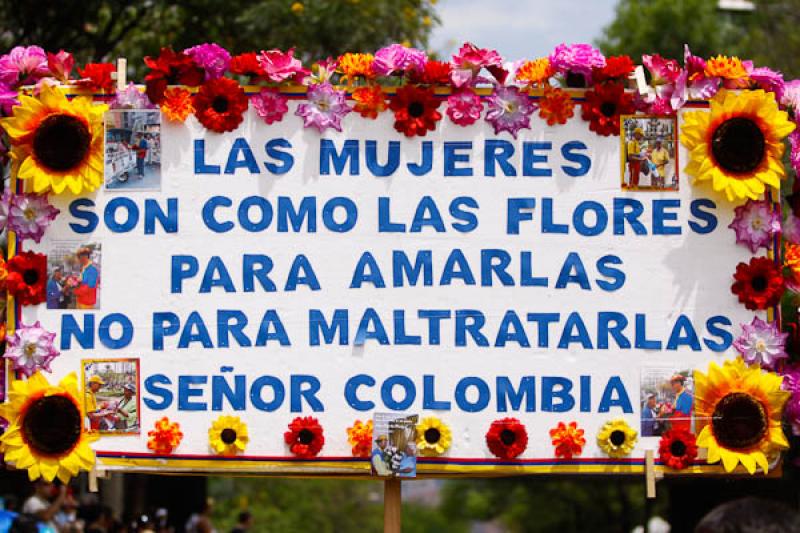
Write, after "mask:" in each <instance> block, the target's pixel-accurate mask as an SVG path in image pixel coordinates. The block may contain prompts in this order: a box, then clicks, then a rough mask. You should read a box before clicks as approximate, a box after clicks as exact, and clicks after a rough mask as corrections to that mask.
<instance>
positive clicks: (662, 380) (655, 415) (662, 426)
mask: <svg viewBox="0 0 800 533" xmlns="http://www.w3.org/2000/svg"><path fill="white" fill-rule="evenodd" d="M641 391H642V392H641V395H642V397H641V399H640V401H641V407H642V417H641V422H642V432H641V433H642V437H659V436H661V435H662V434H663V433H664V432H665V431H668V430H670V429H684V430H686V431H692V430H693V426H694V420H693V418H692V415H693V413H694V383H693V378H692V369H688V368H683V369H676V368H674V367H668V366H658V367H655V366H648V367H644V368H643V369H642V382H641Z"/></svg>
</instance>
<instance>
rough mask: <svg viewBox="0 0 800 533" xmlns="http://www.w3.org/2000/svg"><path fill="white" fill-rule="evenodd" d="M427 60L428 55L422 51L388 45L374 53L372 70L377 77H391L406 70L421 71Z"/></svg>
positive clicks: (400, 45)
mask: <svg viewBox="0 0 800 533" xmlns="http://www.w3.org/2000/svg"><path fill="white" fill-rule="evenodd" d="M427 60H428V55H427V54H426V53H425V52H424V51H422V50H417V49H416V48H408V47H406V46H403V45H402V44H390V45H389V46H385V47H383V48H381V49H380V50H378V51H377V52H375V59H374V60H373V61H372V70H373V71H374V72H375V74H377V75H378V76H391V75H392V74H396V73H400V72H405V71H407V70H422V69H424V68H425V62H426V61H427Z"/></svg>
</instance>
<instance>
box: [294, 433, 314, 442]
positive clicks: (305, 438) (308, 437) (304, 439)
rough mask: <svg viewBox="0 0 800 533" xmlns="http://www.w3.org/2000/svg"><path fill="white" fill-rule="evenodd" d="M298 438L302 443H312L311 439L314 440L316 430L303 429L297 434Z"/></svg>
mask: <svg viewBox="0 0 800 533" xmlns="http://www.w3.org/2000/svg"><path fill="white" fill-rule="evenodd" d="M297 440H298V441H299V442H300V444H311V441H313V440H314V432H313V431H311V430H310V429H301V430H300V433H298V434H297Z"/></svg>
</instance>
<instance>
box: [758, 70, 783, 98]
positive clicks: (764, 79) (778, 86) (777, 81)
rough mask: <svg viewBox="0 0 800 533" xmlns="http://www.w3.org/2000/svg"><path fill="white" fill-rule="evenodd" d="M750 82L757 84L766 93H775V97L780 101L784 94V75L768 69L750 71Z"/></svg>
mask: <svg viewBox="0 0 800 533" xmlns="http://www.w3.org/2000/svg"><path fill="white" fill-rule="evenodd" d="M749 74H750V80H752V81H754V82H756V84H758V86H759V87H761V88H762V89H764V90H765V91H769V92H773V93H775V97H776V98H777V99H778V100H780V98H781V95H782V94H783V87H784V85H785V83H784V81H783V74H781V73H780V72H778V71H776V70H772V69H771V68H767V67H757V68H753V69H752V70H750V71H749Z"/></svg>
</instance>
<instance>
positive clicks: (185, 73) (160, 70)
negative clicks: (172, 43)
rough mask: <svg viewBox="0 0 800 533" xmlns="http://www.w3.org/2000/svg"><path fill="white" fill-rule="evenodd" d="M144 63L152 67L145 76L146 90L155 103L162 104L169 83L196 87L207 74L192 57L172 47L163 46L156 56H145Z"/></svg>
mask: <svg viewBox="0 0 800 533" xmlns="http://www.w3.org/2000/svg"><path fill="white" fill-rule="evenodd" d="M144 64H145V65H147V67H148V68H149V69H150V72H149V73H148V74H147V76H145V77H144V83H145V86H146V91H145V92H146V93H147V96H148V97H149V98H150V101H151V102H153V103H154V104H161V100H163V99H164V91H166V90H167V86H168V85H189V86H190V87H196V86H198V85H200V84H201V83H203V79H204V78H205V75H206V74H205V71H204V70H203V69H202V67H200V66H199V65H197V63H195V62H194V60H193V59H192V58H191V57H189V56H187V55H186V54H184V53H183V52H175V51H174V50H172V48H162V49H161V54H160V55H159V56H158V57H156V58H152V57H150V56H147V57H145V58H144Z"/></svg>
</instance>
